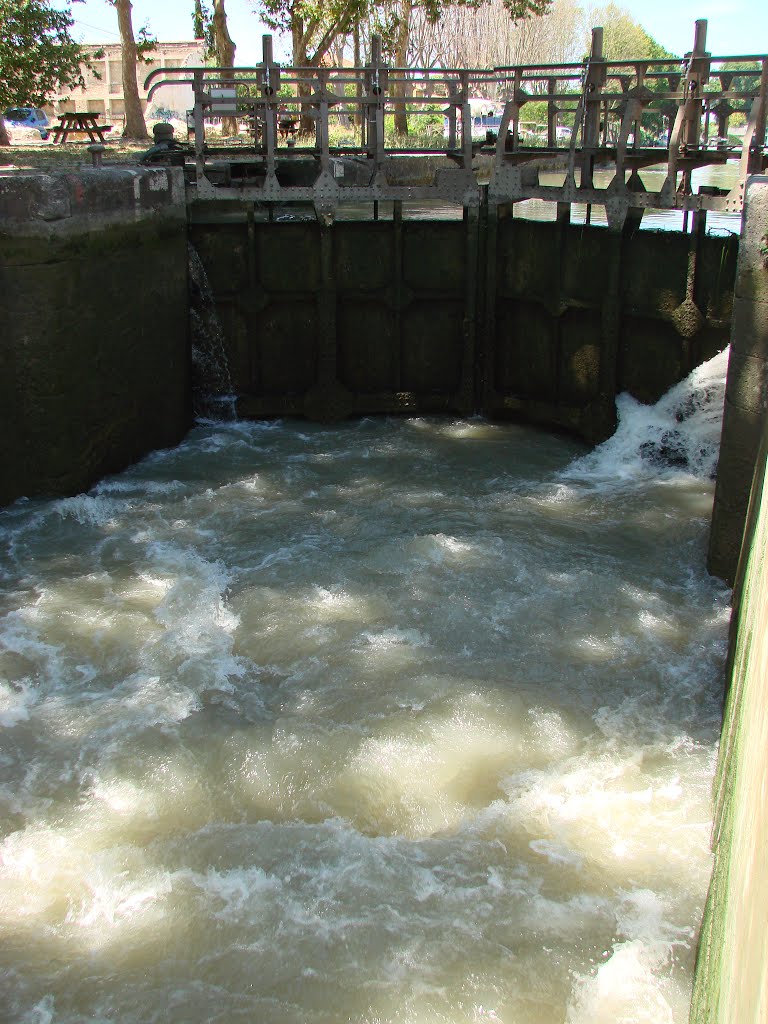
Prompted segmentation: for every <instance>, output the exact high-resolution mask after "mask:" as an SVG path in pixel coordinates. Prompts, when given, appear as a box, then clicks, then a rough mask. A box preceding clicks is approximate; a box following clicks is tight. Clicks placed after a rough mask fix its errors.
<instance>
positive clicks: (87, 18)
mask: <svg viewBox="0 0 768 1024" xmlns="http://www.w3.org/2000/svg"><path fill="white" fill-rule="evenodd" d="M615 2H616V3H617V5H618V6H620V7H623V8H625V9H626V10H628V11H629V13H630V14H631V15H632V17H633V18H634V19H635V21H638V22H640V24H641V25H642V26H643V28H644V29H645V30H646V31H647V32H649V33H650V35H652V36H653V38H654V39H655V40H656V41H657V42H659V43H661V45H662V46H664V47H666V48H667V49H668V50H670V51H671V52H672V53H676V54H680V55H682V54H683V53H685V52H686V51H688V50H690V49H691V47H692V45H693V33H694V23H695V21H696V19H697V18H706V19H707V20H708V22H709V24H708V29H707V49H708V50H709V52H710V53H712V54H713V56H717V57H730V56H742V55H751V54H758V53H767V52H768V2H766V0H615ZM55 6H59V3H57V4H55ZM193 7H194V4H193V0H133V27H134V31H138V29H139V28H141V26H142V25H144V24H145V23H147V22H148V23H149V29H150V31H151V33H152V34H153V35H155V36H157V38H158V39H159V40H162V41H163V42H171V41H177V40H187V39H190V38H191V37H192V13H191V12H192V9H193ZM257 10H258V3H257V0H227V24H228V26H229V34H230V35H231V36H232V39H233V40H234V42H235V44H236V46H237V53H236V56H235V62H236V63H237V64H240V65H244V66H248V65H253V64H256V63H257V62H258V61H260V60H261V37H262V35H263V34H264V33H265V32H267V31H269V30H268V29H266V28H265V27H264V25H263V24H262V23H261V22H260V20H259V17H258V14H257V13H256V11H257ZM72 13H73V16H74V18H75V28H74V31H73V35H74V37H75V38H76V39H77V40H78V41H79V42H83V43H109V42H119V36H118V32H117V15H116V14H115V10H114V8H113V7H111V6H110V5H109V4H108V3H107V2H106V0H84V2H83V3H74V4H73V5H72ZM274 49H275V58H276V59H277V60H279V61H286V60H288V59H289V47H288V43H287V41H283V42H281V41H280V40H279V39H278V37H277V36H275V42H274Z"/></svg>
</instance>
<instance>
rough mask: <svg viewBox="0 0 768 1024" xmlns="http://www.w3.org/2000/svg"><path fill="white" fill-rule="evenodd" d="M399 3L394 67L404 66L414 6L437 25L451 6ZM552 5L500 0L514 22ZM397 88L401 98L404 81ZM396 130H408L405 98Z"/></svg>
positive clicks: (475, 5) (446, 2)
mask: <svg viewBox="0 0 768 1024" xmlns="http://www.w3.org/2000/svg"><path fill="white" fill-rule="evenodd" d="M486 2H487V0H472V2H471V3H467V7H470V8H471V9H472V10H473V11H477V10H479V9H481V8H483V7H484V6H485V4H486ZM398 4H399V10H398V12H397V18H398V24H397V30H396V41H395V53H394V60H395V65H396V66H397V67H400V68H404V67H406V65H407V62H408V49H409V43H410V38H411V21H412V18H413V15H414V12H415V11H417V10H420V11H422V12H423V15H424V17H425V18H426V20H427V21H428V22H429V23H430V24H432V25H437V23H438V22H439V21H440V19H441V16H442V15H443V14H444V13H445V12H446V10H447V9H450V8H451V7H452V4H451V2H450V0H398ZM551 5H552V0H502V6H503V8H504V11H505V13H506V19H507V21H511V22H515V23H517V22H523V21H526V20H527V19H530V18H533V17H540V16H541V15H543V14H546V12H547V11H548V10H549V9H550V7H551ZM397 91H398V93H399V95H400V96H401V97H402V98H403V100H404V99H405V97H406V94H407V86H406V83H401V84H400V86H399V89H398V90H397ZM395 131H396V132H398V133H399V134H401V135H407V133H408V118H407V114H406V109H405V103H404V102H403V103H402V104H401V105H400V106H399V107H398V108H397V110H396V112H395Z"/></svg>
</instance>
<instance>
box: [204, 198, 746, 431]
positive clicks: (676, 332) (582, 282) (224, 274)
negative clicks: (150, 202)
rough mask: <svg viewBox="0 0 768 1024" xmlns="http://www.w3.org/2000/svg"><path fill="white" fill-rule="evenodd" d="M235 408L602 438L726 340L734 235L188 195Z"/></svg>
mask: <svg viewBox="0 0 768 1024" xmlns="http://www.w3.org/2000/svg"><path fill="white" fill-rule="evenodd" d="M190 239H191V241H192V243H193V244H194V246H195V247H196V249H197V250H198V252H199V254H200V257H201V259H202V262H203V264H204V266H205V268H206V271H207V274H208V277H209V280H210V283H211V288H212V291H213V295H214V297H215V303H216V307H217V309H218V313H219V318H220V320H221V323H222V326H223V332H224V340H225V345H226V348H227V351H228V354H229V361H230V367H231V370H232V376H233V381H234V388H235V391H236V392H237V393H239V395H240V396H241V397H240V400H239V402H238V410H239V413H240V415H246V416H269V415H284V414H296V415H309V416H319V417H320V418H329V419H332V418H336V417H339V416H344V415H349V414H370V413H390V412H399V411H404V410H417V411H420V412H449V413H460V414H461V413H464V414H466V413H471V412H478V411H479V412H483V413H485V414H487V415H489V416H492V417H496V418H503V417H516V418H523V419H527V420H531V421H535V422H539V423H541V424H542V425H544V426H547V427H556V428H563V429H566V430H569V431H572V432H574V433H576V434H578V435H580V436H581V437H583V438H585V439H586V440H588V441H599V440H602V439H604V438H605V437H607V436H609V435H610V434H611V433H612V431H613V429H614V426H615V408H614V399H615V396H616V394H618V393H619V392H620V391H624V390H627V391H630V392H631V393H632V394H634V395H635V396H636V397H637V398H638V399H640V400H642V401H648V402H654V401H656V400H657V399H658V398H659V397H661V395H663V394H664V393H665V392H666V391H667V390H668V389H669V388H670V387H671V386H672V385H673V384H675V383H677V381H679V380H681V379H682V378H683V377H685V376H686V375H687V374H688V373H689V372H690V370H691V369H693V367H695V366H697V365H699V364H700V363H701V362H703V361H704V360H706V359H708V358H710V357H711V356H712V355H714V354H715V353H716V352H718V351H720V350H721V349H722V348H724V347H725V345H726V344H727V343H728V337H729V330H730V318H731V302H732V289H733V280H734V275H735V268H736V257H737V248H738V246H737V239H735V238H733V237H730V238H715V237H711V238H710V237H706V236H705V235H704V234H703V232H696V233H694V234H692V235H682V234H674V233H670V232H642V233H639V234H637V235H635V236H634V237H632V238H627V237H624V238H622V237H621V236H617V235H613V234H610V233H609V232H608V231H607V230H606V229H604V228H600V227H580V226H575V225H568V224H552V223H536V222H530V221H524V220H516V219H511V218H503V219H499V218H497V216H496V208H495V207H493V206H490V207H489V206H484V207H481V208H480V210H479V211H478V210H468V211H466V215H465V218H464V220H463V221H445V220H443V221H423V220H408V219H407V218H405V219H400V218H398V217H397V216H396V217H395V219H394V221H378V222H374V221H370V220H369V221H361V222H342V221H339V222H336V223H335V224H333V225H332V226H330V227H323V226H321V225H319V224H317V223H315V222H311V221H306V222H301V223H281V222H268V221H266V220H265V219H259V218H258V217H256V216H254V211H253V210H250V211H249V210H246V209H242V210H240V211H238V209H237V208H236V207H234V208H233V207H232V206H231V205H230V206H227V207H223V206H222V207H218V206H217V204H215V203H210V204H205V205H204V206H203V205H202V204H201V207H200V208H198V209H196V210H195V211H194V212H193V222H192V223H191V225H190Z"/></svg>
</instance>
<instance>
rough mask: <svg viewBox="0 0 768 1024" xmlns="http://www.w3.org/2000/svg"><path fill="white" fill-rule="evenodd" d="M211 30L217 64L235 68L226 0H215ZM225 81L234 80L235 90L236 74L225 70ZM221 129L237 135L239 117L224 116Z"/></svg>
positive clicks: (223, 76) (225, 132)
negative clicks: (225, 7)
mask: <svg viewBox="0 0 768 1024" xmlns="http://www.w3.org/2000/svg"><path fill="white" fill-rule="evenodd" d="M211 32H212V36H213V49H214V58H215V60H216V64H217V65H218V67H220V68H233V67H234V66H235V49H236V47H235V44H234V43H233V42H232V37H231V36H230V34H229V29H228V27H227V12H226V10H225V9H224V0H213V15H212V17H211ZM221 77H222V78H223V80H224V81H225V82H232V89H233V90H234V81H235V76H234V74H233V73H232V72H231V71H230V72H224V73H223V74H222V76H221ZM221 130H222V132H223V133H224V134H225V135H237V132H238V128H237V118H236V117H224V118H222V121H221Z"/></svg>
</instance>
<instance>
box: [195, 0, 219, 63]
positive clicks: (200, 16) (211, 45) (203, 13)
mask: <svg viewBox="0 0 768 1024" xmlns="http://www.w3.org/2000/svg"><path fill="white" fill-rule="evenodd" d="M192 31H193V32H194V34H195V39H204V40H205V50H204V52H203V56H204V59H205V60H209V59H211V58H213V56H214V54H215V52H216V44H215V41H214V38H213V16H212V14H211V9H210V8H209V7H208V5H207V4H205V3H203V0H195V7H194V10H193V12H192Z"/></svg>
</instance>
